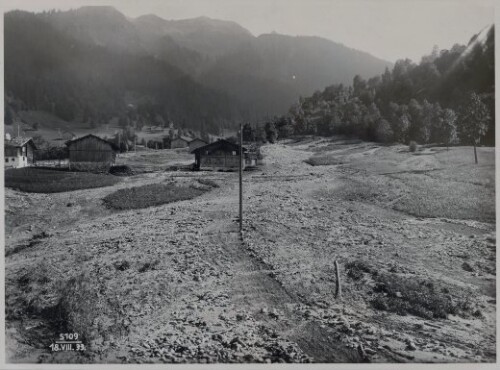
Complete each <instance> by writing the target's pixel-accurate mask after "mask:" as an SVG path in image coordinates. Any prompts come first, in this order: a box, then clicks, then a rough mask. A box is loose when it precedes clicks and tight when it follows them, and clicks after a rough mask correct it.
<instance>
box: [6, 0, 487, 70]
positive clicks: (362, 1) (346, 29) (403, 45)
mask: <svg viewBox="0 0 500 370" xmlns="http://www.w3.org/2000/svg"><path fill="white" fill-rule="evenodd" d="M0 1H1V2H2V5H3V8H4V10H9V9H24V10H31V11H41V10H49V9H61V10H67V9H71V8H78V7H80V6H83V5H111V6H114V7H115V8H117V9H118V10H119V11H121V12H122V13H124V14H125V15H126V16H128V17H137V16H139V15H143V14H149V13H154V14H157V15H158V16H160V17H162V18H165V19H183V18H193V17H198V16H202V15H203V16H208V17H210V18H217V19H225V20H232V21H235V22H237V23H239V24H240V25H242V26H243V27H245V28H246V29H248V30H249V31H250V32H252V33H253V34H254V35H256V36H257V35H260V34H262V33H269V32H272V31H276V32H278V33H283V34H288V35H314V36H321V37H325V38H328V39H330V40H333V41H336V42H340V43H342V44H344V45H346V46H349V47H352V48H355V49H359V50H363V51H367V52H369V53H371V54H373V55H375V56H377V57H380V58H383V59H386V60H389V61H392V62H394V61H396V60H397V59H401V58H405V57H408V58H410V59H412V60H413V61H416V62H419V61H420V58H421V57H422V55H425V54H428V53H429V52H430V51H431V50H432V47H433V46H434V45H438V46H439V48H450V47H451V46H452V45H453V44H455V43H462V44H464V43H467V42H468V40H469V39H470V37H471V36H472V35H473V34H475V33H477V32H479V31H480V30H481V29H482V28H484V27H485V26H487V25H488V24H492V23H493V22H494V14H493V13H494V12H493V10H494V9H493V8H494V0H359V1H355V0H349V1H347V0H338V1H336V0H94V1H91V0H89V1H86V0H15V1H14V0H10V1H6V0H0Z"/></svg>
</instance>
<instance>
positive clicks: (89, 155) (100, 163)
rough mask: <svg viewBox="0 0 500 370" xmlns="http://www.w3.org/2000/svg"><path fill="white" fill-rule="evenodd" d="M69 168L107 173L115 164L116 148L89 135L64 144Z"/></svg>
mask: <svg viewBox="0 0 500 370" xmlns="http://www.w3.org/2000/svg"><path fill="white" fill-rule="evenodd" d="M66 145H67V146H68V152H69V167H70V169H76V170H80V171H108V170H109V168H110V167H111V165H112V164H113V163H115V158H116V152H117V151H118V147H117V146H116V145H115V144H113V143H111V142H109V141H107V140H104V139H102V138H100V137H98V136H95V135H92V134H89V135H85V136H82V137H79V138H76V139H73V140H70V141H68V142H66Z"/></svg>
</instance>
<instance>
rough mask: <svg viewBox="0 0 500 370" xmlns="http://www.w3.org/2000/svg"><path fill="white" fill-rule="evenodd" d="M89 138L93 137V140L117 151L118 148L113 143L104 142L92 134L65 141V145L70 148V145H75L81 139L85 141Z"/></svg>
mask: <svg viewBox="0 0 500 370" xmlns="http://www.w3.org/2000/svg"><path fill="white" fill-rule="evenodd" d="M89 137H93V138H94V139H97V140H100V141H103V142H105V143H106V144H109V145H111V147H112V148H113V150H118V149H119V148H118V146H116V144H115V143H112V142H111V141H108V140H105V139H103V138H102V137H99V136H97V135H93V134H87V135H84V136H80V137H77V138H75V139H71V140H68V141H66V145H67V146H70V145H71V144H73V143H76V142H77V141H80V140H83V139H86V138H89Z"/></svg>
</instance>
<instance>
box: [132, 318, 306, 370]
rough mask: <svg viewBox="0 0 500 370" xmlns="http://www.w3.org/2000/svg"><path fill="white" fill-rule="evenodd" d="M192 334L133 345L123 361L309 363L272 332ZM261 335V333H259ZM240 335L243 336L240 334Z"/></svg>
mask: <svg viewBox="0 0 500 370" xmlns="http://www.w3.org/2000/svg"><path fill="white" fill-rule="evenodd" d="M200 327H202V328H204V329H206V330H197V331H194V332H193V331H190V334H189V335H180V333H175V334H174V333H172V332H169V333H166V334H163V335H160V336H159V337H157V338H156V339H154V340H149V341H144V342H142V343H139V344H137V345H133V346H131V348H130V350H129V354H128V356H126V357H125V358H124V362H132V363H146V362H164V363H224V362H230V363H245V362H253V363H301V362H302V363H305V362H310V361H311V360H310V358H309V357H308V356H306V355H305V354H304V353H303V352H302V351H301V350H300V348H299V347H298V346H297V345H296V344H295V343H293V342H290V341H288V340H286V339H284V338H281V337H279V336H278V335H276V333H275V332H272V334H271V335H269V331H270V330H269V329H267V328H264V327H260V328H258V330H248V329H247V330H246V331H244V332H242V330H241V327H240V328H236V327H235V328H230V329H229V330H227V331H225V332H224V333H210V331H211V330H209V329H208V328H206V327H204V326H200ZM257 331H258V332H260V333H257ZM237 333H241V334H237Z"/></svg>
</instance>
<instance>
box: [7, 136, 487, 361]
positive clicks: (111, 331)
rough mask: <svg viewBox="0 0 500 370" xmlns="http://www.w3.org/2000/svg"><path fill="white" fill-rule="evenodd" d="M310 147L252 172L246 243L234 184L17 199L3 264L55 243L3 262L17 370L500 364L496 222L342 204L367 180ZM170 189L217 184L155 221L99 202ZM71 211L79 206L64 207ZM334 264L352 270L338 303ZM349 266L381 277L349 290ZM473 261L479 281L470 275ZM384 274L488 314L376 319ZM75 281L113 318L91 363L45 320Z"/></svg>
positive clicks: (280, 154)
mask: <svg viewBox="0 0 500 370" xmlns="http://www.w3.org/2000/svg"><path fill="white" fill-rule="evenodd" d="M311 145H312V144H311V143H308V144H306V145H300V144H299V145H281V144H277V145H271V146H266V147H264V154H265V164H264V166H262V167H261V168H260V169H259V170H258V171H256V172H246V173H245V177H244V189H245V193H244V194H245V207H244V214H245V219H244V241H243V242H242V241H241V240H240V239H239V234H238V232H237V222H236V218H235V217H236V215H237V210H238V204H237V200H238V196H237V195H238V189H237V174H236V173H185V174H181V173H165V172H155V173H150V174H144V175H140V176H136V177H132V178H130V179H128V180H127V181H125V182H123V183H122V184H120V185H117V186H113V187H109V188H101V189H90V190H84V191H77V192H72V193H61V194H54V195H32V194H31V195H26V194H20V193H16V192H12V191H11V190H9V189H6V203H7V204H8V208H9V209H10V210H11V211H12V212H10V213H9V212H7V218H9V217H10V219H9V220H7V225H8V226H9V225H11V226H10V227H11V228H10V229H9V228H8V230H7V234H8V238H7V242H6V244H7V246H6V247H7V248H6V250H7V251H9V250H11V249H12V248H15V247H16V246H18V245H25V244H26V243H29V242H30V241H31V242H32V241H33V235H36V234H37V233H38V234H39V233H40V232H42V231H47V230H48V231H49V232H47V235H44V236H43V237H42V238H39V239H37V240H36V242H35V243H34V244H33V245H31V246H30V247H28V248H25V249H21V250H18V251H16V252H15V253H12V254H11V255H9V256H8V257H7V260H6V262H7V263H6V265H7V274H6V279H7V292H6V296H7V307H8V310H10V311H8V312H10V313H11V317H12V318H11V319H10V320H8V321H7V332H8V341H9V338H10V343H11V344H12V345H11V346H10V347H9V351H10V358H11V359H12V361H14V362H23V361H27V360H28V362H29V360H30V359H31V360H33V361H38V360H40V361H42V362H68V361H69V362H132V363H135V362H153V363H155V362H168V363H171V362H188V363H190V362H308V361H313V362H361V361H371V362H408V361H410V362H411V361H418V362H426V361H438V362H440V361H442V362H448V361H452V362H456V361H457V362H462V361H491V360H492V359H494V356H495V354H494V343H495V341H494V339H495V333H494V323H495V315H494V313H495V306H496V300H495V297H494V287H495V279H494V274H495V266H494V259H493V260H491V256H492V255H493V256H494V251H495V249H494V243H495V242H494V239H493V242H491V240H492V239H491V238H492V237H493V236H492V235H494V228H492V225H490V224H487V223H481V222H476V221H474V222H473V221H471V220H461V221H457V220H449V219H446V218H440V219H426V218H422V217H415V216H411V215H408V214H405V213H402V212H400V211H395V210H393V209H391V207H390V206H387V204H389V203H388V202H387V201H385V200H384V202H378V201H375V202H374V201H372V200H371V199H359V197H358V198H356V197H353V196H352V195H348V196H346V197H343V196H341V195H342V194H344V193H343V192H344V190H343V189H344V188H345V186H346V185H347V186H349V184H350V183H349V182H348V181H347V179H350V180H353V181H354V180H356V181H359V180H360V179H363V177H365V176H366V173H365V172H364V171H365V170H363V169H360V168H359V166H358V168H356V167H355V166H346V165H344V166H316V167H313V166H310V165H308V164H306V163H305V162H304V160H306V159H308V158H309V157H310V156H311V155H312V154H314V153H313V152H311ZM312 148H314V145H313V146H312ZM353 148H354V157H353V158H352V159H351V160H352V161H364V160H365V158H370V157H371V156H379V155H380V156H383V155H386V152H385V151H384V150H385V149H384V150H379V149H378V148H373V146H371V145H359V144H356V145H353ZM348 149H349V148H346V149H345V150H344V149H343V151H344V152H347V153H348V152H349V151H348ZM335 150H337V148H335ZM356 163H357V162H356ZM177 175H179V176H177ZM180 175H182V176H180ZM172 176H174V177H175V178H176V179H177V181H182V182H184V183H187V184H188V183H189V182H190V181H195V179H196V178H198V177H200V176H202V177H209V178H211V179H213V180H215V181H216V182H218V183H219V184H220V187H219V188H218V189H214V190H213V191H211V192H209V193H205V194H204V195H202V196H201V197H199V198H196V199H192V200H188V201H183V202H178V203H175V204H169V205H164V206H160V207H154V208H149V209H143V210H134V211H125V212H111V211H109V210H106V209H105V208H104V207H103V206H102V204H101V201H100V199H102V197H103V196H105V195H106V194H109V193H110V192H112V191H114V190H116V189H117V188H120V187H126V186H135V185H141V184H146V183H152V182H162V181H166V180H169V179H171V178H172ZM350 197H351V198H352V200H351V198H350ZM377 199H378V198H377ZM68 202H72V203H73V206H72V207H67V203H68ZM44 205H46V206H45V207H44ZM47 205H48V206H47ZM14 214H16V217H13V216H9V215H14ZM26 215H27V216H29V217H31V218H32V219H33V218H36V217H38V218H39V219H40V221H39V222H37V223H36V225H35V226H34V228H31V229H29V228H28V223H27V222H23V219H24V217H26ZM49 215H51V216H50V217H49ZM82 215H84V216H83V217H82ZM56 225H57V228H54V227H55V226H56ZM471 235H474V237H473V238H472V237H471ZM9 236H10V237H9ZM23 243H25V244H23ZM334 260H338V261H339V263H340V265H341V279H342V284H343V295H342V297H341V298H339V299H335V284H336V279H335V271H334V269H333V261H334ZM353 261H354V262H356V261H366V262H368V263H369V266H370V270H369V271H370V272H363V273H362V274H361V275H360V276H361V277H360V278H359V279H358V280H354V279H352V278H351V277H350V276H351V275H350V274H352V272H350V270H349V269H348V267H347V266H348V265H349V263H353ZM464 262H467V263H468V264H469V265H470V266H472V269H473V271H472V272H470V271H469V272H464V270H463V267H462V265H463V263H464ZM443 266H446V270H445V271H444V270H443ZM43 269H48V271H50V274H48V273H47V274H46V275H50V278H49V277H47V276H46V275H43V271H44V270H43ZM33 270H36V271H37V274H35V276H34V277H30V279H28V280H29V282H28V285H29V286H30V290H29V291H26V285H23V284H26V283H25V281H24V280H22V279H20V277H23V276H25V272H26V271H33ZM40 271H42V272H40ZM373 271H378V272H379V273H380V274H382V275H383V274H388V276H393V278H394V279H396V280H397V279H400V278H410V279H414V280H418V279H431V280H433V281H440V282H445V283H447V284H448V283H449V284H450V287H455V286H458V287H459V288H460V289H463V290H464V291H465V290H467V291H470V292H471V293H473V294H474V295H477V301H476V302H475V304H476V306H477V307H476V306H475V307H476V308H477V309H479V310H480V312H481V316H478V317H473V316H471V315H469V316H468V317H467V318H464V317H462V316H460V315H449V317H448V319H423V318H421V317H417V316H413V315H407V316H400V315H397V314H396V313H392V312H387V311H378V310H376V309H374V308H373V307H372V306H371V301H372V300H373V297H374V296H375V295H376V294H375V293H374V292H373V291H374V287H375V285H376V279H377V275H373ZM71 277H75V278H76V279H82V280H85V281H87V282H88V283H89V285H90V286H91V287H93V288H94V289H95V287H96V286H98V287H100V288H99V292H98V293H97V297H96V298H95V301H91V300H90V299H89V303H88V304H89V307H87V306H86V305H85V304H83V303H84V302H80V301H78V298H77V297H76V298H75V301H77V303H78V302H80V304H75V305H73V306H71V307H72V308H73V310H74V312H73V315H75V317H76V319H79V320H80V321H82V322H90V321H91V320H90V318H91V317H90V316H91V315H90V314H89V312H93V311H96V312H97V315H98V316H99V317H102V318H103V320H101V321H100V324H99V325H97V326H96V329H95V331H94V332H91V331H90V329H88V328H87V329H85V328H83V329H82V330H84V329H85V330H87V332H86V333H83V334H87V337H88V338H92V339H89V340H88V347H89V350H88V351H87V352H86V353H84V354H83V355H80V356H75V354H74V353H48V351H47V345H48V344H49V343H50V342H51V341H52V340H53V336H54V335H55V334H56V333H57V330H59V329H58V328H55V327H54V326H53V323H51V321H50V319H49V318H50V316H47V315H46V314H44V312H45V313H46V312H50V311H51V310H52V311H53V310H55V309H56V303H57V301H56V300H55V298H54V297H56V298H57V294H56V293H57V290H56V289H55V288H54V287H55V286H57V285H63V284H61V282H64V281H68V280H70V279H71ZM35 278H36V279H35ZM71 292H73V291H71ZM32 295H33V296H35V295H36V296H37V297H40V298H37V299H38V301H34V303H31V304H32V306H33V307H36V308H37V309H39V312H38V311H35V312H31V313H29V312H24V313H23V307H24V306H25V305H26V300H27V299H29V298H30V297H31V296H32ZM96 308H97V309H96ZM8 317H9V315H8ZM70 318H71V317H70ZM70 318H69V319H70ZM86 320H87V321H86ZM88 320H90V321H88ZM99 328H100V329H99ZM26 338H31V339H30V340H29V341H28V344H21V343H23V342H26ZM36 339H38V342H37V341H36Z"/></svg>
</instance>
